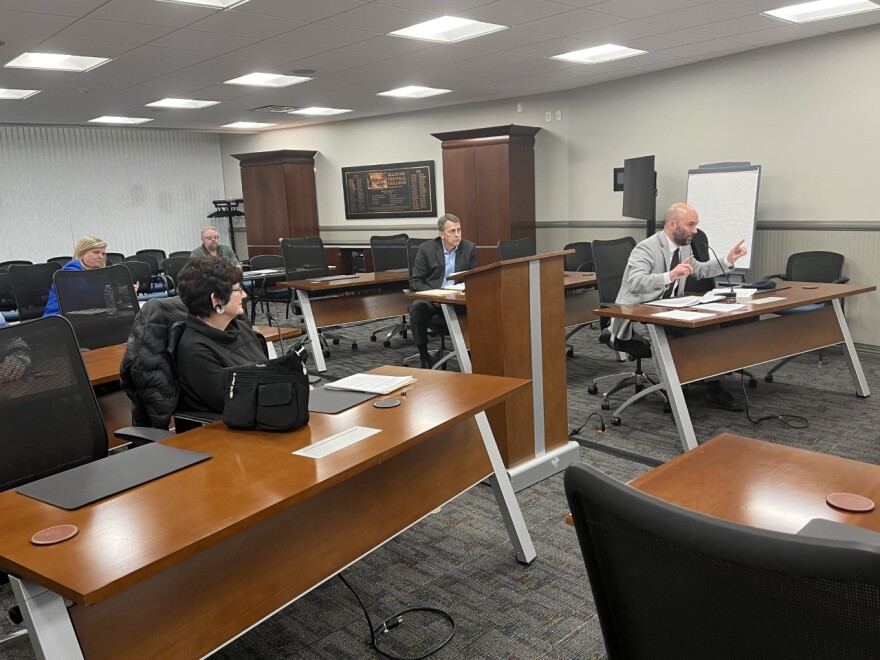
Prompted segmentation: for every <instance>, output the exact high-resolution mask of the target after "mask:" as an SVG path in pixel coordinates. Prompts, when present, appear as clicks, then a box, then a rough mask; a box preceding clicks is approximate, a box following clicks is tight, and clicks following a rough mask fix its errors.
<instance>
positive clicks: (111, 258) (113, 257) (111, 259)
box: [104, 252, 125, 266]
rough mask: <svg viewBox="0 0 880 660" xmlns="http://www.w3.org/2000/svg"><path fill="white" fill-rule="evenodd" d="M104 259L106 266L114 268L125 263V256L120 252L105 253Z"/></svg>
mask: <svg viewBox="0 0 880 660" xmlns="http://www.w3.org/2000/svg"><path fill="white" fill-rule="evenodd" d="M104 257H105V259H106V261H107V265H108V266H115V265H116V264H121V263H122V262H123V261H125V255H124V254H122V252H107V253H106V254H105V255H104Z"/></svg>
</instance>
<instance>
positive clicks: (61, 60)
mask: <svg viewBox="0 0 880 660" xmlns="http://www.w3.org/2000/svg"><path fill="white" fill-rule="evenodd" d="M109 61H110V59H109V58H107V57H82V56H80V55H64V54H61V53H22V54H21V55H19V56H18V57H16V58H15V59H14V60H12V61H11V62H9V63H7V64H6V66H7V67H8V68H10V69H51V70H53V71H90V70H91V69H94V68H95V67H97V66H101V65H102V64H106V63H107V62H109Z"/></svg>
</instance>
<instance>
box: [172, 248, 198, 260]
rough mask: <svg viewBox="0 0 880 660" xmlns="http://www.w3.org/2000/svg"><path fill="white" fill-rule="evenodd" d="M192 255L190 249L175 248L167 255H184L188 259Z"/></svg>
mask: <svg viewBox="0 0 880 660" xmlns="http://www.w3.org/2000/svg"><path fill="white" fill-rule="evenodd" d="M191 256H192V250H176V251H174V252H172V253H171V254H169V255H168V258H169V259H172V258H174V257H186V258H187V259H189V258H190V257H191Z"/></svg>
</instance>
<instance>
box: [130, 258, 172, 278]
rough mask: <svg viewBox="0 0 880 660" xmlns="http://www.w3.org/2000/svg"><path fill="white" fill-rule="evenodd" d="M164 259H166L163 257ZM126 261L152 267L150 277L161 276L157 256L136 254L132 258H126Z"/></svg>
mask: <svg viewBox="0 0 880 660" xmlns="http://www.w3.org/2000/svg"><path fill="white" fill-rule="evenodd" d="M162 258H163V259H164V258H165V257H162ZM125 260H126V261H140V262H142V263H145V264H147V265H148V266H149V267H150V276H151V277H156V276H158V275H159V260H158V259H156V257H155V255H152V254H136V255H133V256H131V257H126V258H125Z"/></svg>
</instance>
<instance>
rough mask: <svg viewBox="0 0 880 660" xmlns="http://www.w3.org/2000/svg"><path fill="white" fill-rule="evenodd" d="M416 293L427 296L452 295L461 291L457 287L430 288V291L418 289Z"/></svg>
mask: <svg viewBox="0 0 880 660" xmlns="http://www.w3.org/2000/svg"><path fill="white" fill-rule="evenodd" d="M416 293H419V294H423V295H426V296H450V295H452V294H455V293H461V291H460V290H457V289H429V290H428V291H416Z"/></svg>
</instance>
